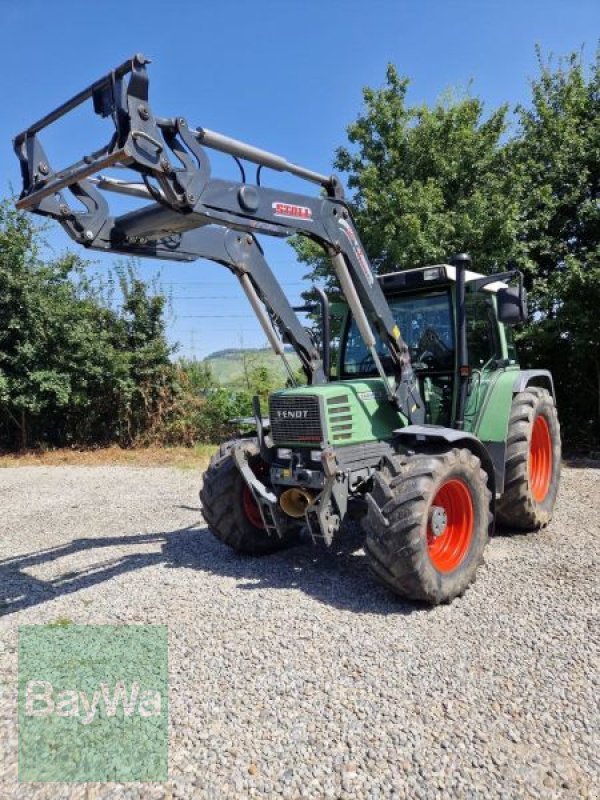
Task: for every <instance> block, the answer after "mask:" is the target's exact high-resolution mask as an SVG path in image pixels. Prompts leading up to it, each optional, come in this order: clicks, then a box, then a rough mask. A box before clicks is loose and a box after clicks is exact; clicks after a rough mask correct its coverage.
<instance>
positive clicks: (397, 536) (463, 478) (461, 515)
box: [365, 448, 492, 605]
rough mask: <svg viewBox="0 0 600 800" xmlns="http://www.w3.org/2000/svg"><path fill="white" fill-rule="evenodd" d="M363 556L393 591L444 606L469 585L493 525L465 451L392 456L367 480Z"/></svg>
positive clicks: (486, 494)
mask: <svg viewBox="0 0 600 800" xmlns="http://www.w3.org/2000/svg"><path fill="white" fill-rule="evenodd" d="M371 498H372V500H373V501H374V502H369V512H368V515H367V525H366V527H367V535H366V541H365V551H366V554H367V558H368V561H369V566H370V567H371V569H372V571H373V572H374V573H375V576H376V577H377V578H378V579H379V580H380V581H381V582H382V583H384V584H385V585H386V586H387V587H388V588H390V589H391V590H392V591H393V592H395V593H396V594H398V595H401V596H402V597H407V598H410V599H411V600H420V601H423V602H425V603H428V604H430V605H438V604H439V603H449V602H450V601H451V600H453V599H454V598H455V597H457V596H459V595H461V594H462V593H463V592H464V591H465V589H466V588H467V587H468V586H469V584H471V583H472V582H473V580H474V579H475V573H476V572H477V568H478V567H479V565H480V563H481V562H482V560H483V551H484V549H485V546H486V544H487V542H488V537H489V531H490V527H491V523H492V514H491V510H490V509H491V501H492V495H491V492H490V490H489V489H488V485H487V475H486V473H485V472H484V470H483V469H482V468H481V462H480V461H479V459H478V458H477V457H476V456H475V455H473V453H471V451H470V450H466V449H458V448H454V449H452V450H448V451H446V452H443V453H438V454H419V455H414V456H392V457H391V458H388V459H387V463H386V464H385V465H384V468H383V469H382V470H381V471H380V472H378V473H377V474H376V475H375V476H374V479H373V491H372V495H371Z"/></svg>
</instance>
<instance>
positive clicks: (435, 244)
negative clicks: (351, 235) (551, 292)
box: [296, 65, 517, 289]
mask: <svg viewBox="0 0 600 800" xmlns="http://www.w3.org/2000/svg"><path fill="white" fill-rule="evenodd" d="M408 86H409V81H408V79H406V78H400V77H399V75H398V73H397V71H396V68H395V67H394V66H393V65H389V66H388V69H387V76H386V84H385V86H384V87H383V88H382V89H370V88H366V89H364V90H363V98H364V109H363V112H362V113H361V114H360V115H359V116H358V118H357V119H356V121H355V122H353V123H352V124H351V125H350V126H349V127H348V139H349V142H350V146H348V147H346V146H344V147H340V148H339V149H338V151H337V154H336V158H335V168H336V169H337V170H341V171H342V172H344V173H346V175H347V183H348V187H349V189H350V190H351V192H352V197H351V201H352V208H353V213H354V216H355V219H356V223H357V226H358V229H359V231H360V235H361V238H362V241H363V244H364V246H365V249H366V251H367V253H368V255H369V258H370V259H371V262H372V263H373V265H374V267H375V269H376V270H377V271H378V272H382V273H384V272H389V271H392V270H398V269H406V268H409V267H417V266H421V265H423V264H431V263H439V262H442V261H447V259H448V257H449V256H451V255H452V254H453V253H456V252H460V251H463V250H467V251H469V252H470V253H471V255H472V256H473V259H474V262H475V264H476V265H477V266H478V267H479V268H480V269H481V270H482V271H489V270H490V269H491V268H492V266H493V265H495V264H498V265H500V266H504V264H505V263H506V261H507V260H508V259H510V258H511V257H513V256H514V255H515V238H516V237H515V234H516V227H515V225H516V220H517V208H516V204H515V202H514V194H515V193H514V191H513V180H514V176H513V172H512V170H511V165H510V162H509V160H508V159H507V157H506V153H505V150H504V148H503V146H502V137H503V135H504V133H505V132H506V114H507V107H506V106H502V107H501V108H499V109H498V110H496V111H494V112H492V113H491V114H490V115H489V116H488V117H487V118H484V106H483V103H482V102H481V100H479V99H477V98H473V97H457V96H455V95H452V94H447V95H446V96H445V97H444V98H443V99H441V100H439V101H438V102H437V103H436V104H435V105H434V106H433V107H432V108H428V107H427V106H425V105H419V106H410V105H408V104H407V99H406V95H407V90H408ZM296 248H297V250H298V252H299V255H300V257H301V259H303V260H305V261H307V262H308V263H310V264H311V265H312V267H313V270H312V272H311V275H310V277H311V278H312V279H319V278H325V279H326V280H327V282H328V284H329V288H330V289H331V288H332V281H331V269H330V266H329V264H328V262H327V261H326V260H325V259H324V258H323V257H322V255H321V254H320V252H318V251H317V250H316V249H315V247H314V245H312V244H311V243H310V242H308V243H307V242H306V241H302V242H297V243H296Z"/></svg>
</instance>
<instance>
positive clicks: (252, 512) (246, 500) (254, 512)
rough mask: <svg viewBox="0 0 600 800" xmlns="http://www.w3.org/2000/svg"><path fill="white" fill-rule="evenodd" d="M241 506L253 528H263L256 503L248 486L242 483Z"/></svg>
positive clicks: (263, 524)
mask: <svg viewBox="0 0 600 800" xmlns="http://www.w3.org/2000/svg"><path fill="white" fill-rule="evenodd" d="M242 508H243V509H244V514H245V515H246V519H247V520H248V522H249V523H250V524H251V525H254V527H255V528H260V529H261V530H264V527H265V523H264V522H263V519H262V517H261V515H260V511H259V509H258V505H257V504H256V500H255V499H254V497H253V496H252V491H251V489H250V487H249V486H247V485H246V484H244V488H243V489H242Z"/></svg>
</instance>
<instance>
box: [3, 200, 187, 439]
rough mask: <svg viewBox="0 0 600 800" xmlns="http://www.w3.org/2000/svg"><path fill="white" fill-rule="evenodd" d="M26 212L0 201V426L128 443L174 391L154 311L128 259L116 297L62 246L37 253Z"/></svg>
mask: <svg viewBox="0 0 600 800" xmlns="http://www.w3.org/2000/svg"><path fill="white" fill-rule="evenodd" d="M40 236H41V233H40V231H39V229H38V228H36V227H35V226H34V224H33V222H32V218H31V217H29V216H26V215H23V214H20V213H18V212H16V211H14V210H12V208H11V207H10V205H9V204H8V203H3V204H1V205H0V320H1V324H0V426H1V429H2V438H3V441H4V442H6V443H7V444H8V445H9V446H10V445H12V446H17V445H18V446H21V447H28V446H33V445H37V444H48V445H67V444H71V443H97V442H108V441H119V442H121V443H123V444H130V443H131V442H133V441H134V440H135V439H136V438H137V437H138V436H139V435H140V433H141V432H142V431H143V430H144V428H145V426H146V425H147V423H148V420H149V419H150V418H151V417H152V415H153V414H155V413H156V408H157V406H158V405H159V404H160V403H163V402H164V400H165V396H169V395H172V394H173V393H174V392H175V391H176V387H175V384H174V381H173V374H172V367H171V365H170V362H169V355H170V348H169V347H168V345H167V343H166V339H165V335H164V323H163V320H162V313H163V304H164V300H163V298H162V297H160V296H152V295H150V294H149V293H148V291H147V289H146V287H145V285H144V284H143V283H142V282H141V281H139V280H138V279H137V278H136V276H135V271H134V269H133V266H131V265H129V266H127V267H122V268H120V269H119V270H118V281H119V286H120V289H121V293H122V297H123V301H122V305H121V306H120V308H119V309H118V310H115V309H113V308H111V307H110V305H109V304H108V302H107V301H106V298H105V296H106V294H107V289H108V287H106V286H102V285H101V284H98V283H95V282H94V281H93V280H92V279H90V278H88V277H87V276H86V272H85V268H86V263H85V262H84V261H83V260H82V259H80V258H79V257H78V256H76V255H74V254H72V253H67V254H65V255H63V256H60V257H58V258H56V259H54V260H50V261H44V260H42V259H41V258H40V255H39V249H40V245H39V242H40Z"/></svg>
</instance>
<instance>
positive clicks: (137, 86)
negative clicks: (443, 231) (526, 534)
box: [14, 54, 424, 423]
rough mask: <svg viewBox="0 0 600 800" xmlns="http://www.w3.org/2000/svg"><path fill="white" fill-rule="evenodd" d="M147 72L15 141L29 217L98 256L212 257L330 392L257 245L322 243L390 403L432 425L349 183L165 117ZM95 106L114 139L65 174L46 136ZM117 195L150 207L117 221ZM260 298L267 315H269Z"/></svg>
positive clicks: (95, 88) (21, 203)
mask: <svg viewBox="0 0 600 800" xmlns="http://www.w3.org/2000/svg"><path fill="white" fill-rule="evenodd" d="M147 64H148V59H147V58H145V57H144V56H143V55H140V54H138V55H135V56H134V57H133V58H132V59H130V60H129V61H126V62H124V63H123V64H121V65H120V66H119V67H117V68H116V69H115V70H113V71H112V72H110V73H108V74H107V75H105V76H104V77H103V78H101V79H100V80H98V81H96V82H94V83H93V84H91V85H90V86H88V87H87V89H85V90H83V91H82V92H80V93H79V94H77V95H75V96H74V97H73V98H71V100H69V101H67V102H66V103H63V104H62V105H61V106H59V107H58V108H57V109H55V110H54V111H52V112H51V113H49V114H47V115H46V116H45V117H43V118H42V119H41V120H39V121H38V122H36V123H34V124H33V125H31V126H30V127H29V128H27V129H26V130H25V131H23V132H22V133H20V134H18V135H17V136H16V137H15V140H14V147H15V152H16V153H17V156H18V158H19V160H20V162H21V172H22V176H23V191H22V193H21V196H20V198H19V200H18V202H17V207H18V208H19V209H27V210H30V211H32V212H34V213H38V214H42V215H46V216H51V217H53V218H54V219H56V220H58V221H59V222H60V224H61V225H62V226H63V228H64V229H65V230H66V231H67V233H68V234H69V236H71V238H72V239H74V240H75V241H76V242H78V243H79V244H82V245H84V246H86V247H89V248H92V249H98V250H105V251H114V252H119V253H125V254H128V255H135V256H150V257H156V258H164V259H168V260H182V261H193V260H196V259H198V258H208V259H212V260H214V261H217V262H219V263H223V264H225V265H226V266H228V267H229V268H230V269H232V270H233V271H234V272H235V273H236V274H237V275H238V277H239V278H240V281H241V283H242V286H243V288H244V290H245V291H246V294H247V295H248V298H249V300H250V302H251V304H252V306H253V308H254V310H255V312H256V313H257V315H258V317H259V321H260V322H261V325H263V329H264V330H265V333H266V334H267V336H268V338H269V341H270V342H271V344H272V345H273V346H274V347H276V339H272V336H271V335H269V333H267V332H268V331H269V324H271V327H272V323H273V321H275V323H276V325H277V326H278V327H279V329H280V330H281V331H282V337H283V340H284V341H288V342H290V343H291V344H292V345H293V346H294V347H295V348H296V350H297V352H298V353H299V355H300V358H301V360H302V363H303V366H304V369H305V371H306V372H307V375H309V380H311V382H320V381H322V380H324V379H325V376H324V373H323V369H322V363H321V360H320V358H318V357H317V358H315V352H316V351H315V348H314V346H313V345H312V342H310V337H309V336H308V333H307V332H306V331H305V330H304V328H303V327H302V326H301V324H300V322H299V321H298V320H297V317H296V316H295V314H294V312H293V309H292V308H291V306H290V304H289V303H288V301H287V299H286V298H285V296H284V294H283V291H282V290H281V287H280V286H279V284H278V283H277V281H276V279H275V277H274V276H273V274H272V272H271V271H270V269H269V267H268V265H267V264H266V262H265V260H264V258H263V256H262V251H261V250H260V247H259V245H258V243H257V241H256V239H255V234H266V235H269V236H276V237H283V238H287V237H289V236H291V235H294V234H299V235H303V236H307V237H309V238H311V239H312V240H314V241H316V242H317V243H318V244H319V245H320V246H321V247H322V248H323V249H324V250H325V252H326V253H327V254H328V255H329V256H330V258H331V261H332V265H333V268H334V270H335V273H336V276H337V278H338V281H339V284H340V287H341V290H342V292H343V294H344V296H345V298H346V301H347V302H348V305H349V306H350V309H351V311H352V313H353V315H354V318H355V319H356V322H357V326H358V328H359V330H360V333H361V336H362V338H363V339H364V341H365V344H366V345H367V347H368V348H369V350H370V352H371V355H372V357H373V360H374V362H375V365H376V367H377V369H378V371H379V374H380V376H381V377H382V379H383V381H384V386H385V388H386V390H387V392H388V396H389V399H390V400H391V401H392V402H393V403H394V404H395V405H396V406H397V407H398V409H399V410H400V411H401V412H402V413H403V414H404V415H405V416H406V417H407V419H408V420H409V421H411V422H413V423H419V422H422V421H423V416H424V406H423V402H422V400H421V398H420V394H419V388H418V384H417V381H416V378H415V375H414V372H413V370H412V366H411V363H410V356H409V352H408V348H407V346H406V344H405V342H404V341H403V339H402V336H401V333H400V330H399V329H398V326H397V325H396V323H395V321H394V318H393V315H392V312H391V310H390V308H389V305H388V303H387V301H386V299H385V297H384V294H383V292H382V290H381V288H380V286H379V283H378V281H377V280H376V279H375V276H374V274H373V271H372V269H371V265H370V263H369V260H368V257H367V255H366V253H365V251H364V248H363V246H362V243H361V241H360V237H359V235H358V233H357V231H356V228H355V226H354V223H353V220H352V216H351V213H350V209H349V207H348V205H347V203H346V202H345V201H344V195H343V189H342V187H341V184H340V182H339V180H338V179H337V178H336V177H335V176H326V175H322V174H320V173H318V172H314V171H313V170H310V169H308V168H305V167H301V166H299V165H296V164H293V163H290V162H289V161H287V160H286V159H285V158H283V157H281V156H278V155H275V154H274V153H269V152H267V151H265V150H261V149H259V148H256V147H253V146H252V145H249V144H246V143H244V142H241V141H239V140H236V139H232V138H230V137H228V136H224V135H223V134H220V133H217V132H214V131H210V130H208V129H206V128H197V129H194V128H190V127H189V125H188V123H187V121H186V120H185V119H184V118H182V117H173V118H164V117H157V116H155V115H154V114H153V112H152V110H151V108H150V105H149V102H148V98H149V93H148V85H149V80H148V73H147V69H146V65H147ZM88 100H92V101H93V106H94V112H95V113H96V114H98V115H99V116H101V117H104V118H109V117H110V119H111V120H112V122H113V126H114V133H113V135H112V136H111V138H110V141H109V142H108V144H107V145H105V146H104V147H102V148H100V149H99V150H97V151H95V152H94V153H91V154H89V155H87V156H84V157H83V158H82V159H81V160H80V161H78V162H75V163H74V164H72V165H71V166H69V167H67V168H64V169H61V170H59V171H55V170H53V168H52V167H51V165H50V163H49V161H48V159H47V157H46V154H45V152H44V149H43V146H42V144H41V141H40V136H39V134H40V133H41V132H42V131H43V130H44V128H46V127H48V126H49V125H51V124H52V123H53V122H55V121H56V120H58V119H59V118H61V117H63V116H64V115H66V114H68V113H69V112H70V111H71V110H72V109H74V108H75V107H77V106H78V105H80V104H81V103H83V102H85V101H88ZM207 149H213V150H218V151H220V152H224V153H228V154H229V155H231V156H232V157H233V158H234V159H235V160H236V162H237V163H238V166H239V167H240V171H241V181H237V182H236V181H227V180H219V179H213V178H212V177H211V168H210V161H209V158H208V155H207V152H206V151H207ZM242 161H246V162H251V163H253V164H255V165H257V171H256V179H255V183H248V182H247V180H246V171H245V168H244V166H243V164H242ZM114 166H122V167H127V168H128V169H130V170H133V171H134V172H136V173H138V174H139V175H140V176H141V179H142V181H141V182H137V181H126V180H125V181H124V180H117V179H115V178H113V177H110V176H103V175H101V174H99V173H100V172H101V170H104V169H107V168H111V167H114ZM263 168H268V169H273V170H277V171H280V172H288V173H290V174H292V175H295V176H297V177H299V178H301V179H303V180H306V181H309V182H312V183H315V184H317V185H319V186H320V187H321V190H322V192H323V194H322V195H321V196H317V197H315V196H311V195H306V194H299V193H295V192H288V191H282V190H279V189H272V188H268V187H265V186H262V185H261V170H262V169H263ZM65 190H68V191H70V192H71V194H72V195H73V196H74V197H75V198H76V199H77V200H78V201H79V202H80V203H81V204H83V207H84V209H85V210H84V211H79V210H75V209H73V208H72V207H71V206H70V205H69V203H68V202H67V201H66V199H65ZM106 192H117V193H122V194H127V195H131V196H134V197H139V198H141V199H143V200H144V201H146V202H144V204H143V205H142V206H141V207H140V208H137V209H136V210H135V211H131V212H129V213H125V214H121V215H119V216H115V215H111V213H110V208H109V204H108V202H107V199H106ZM216 231H218V233H217V232H216ZM257 299H258V300H260V303H262V304H263V305H265V306H266V307H267V311H268V313H267V314H266V315H265V313H264V309H262V308H261V307H260V303H257V302H256V300H257ZM261 311H262V312H263V313H262V316H261ZM294 320H295V322H294ZM371 326H373V327H374V328H375V331H376V332H377V333H378V334H379V336H380V337H381V339H382V341H383V342H385V344H386V345H387V347H388V351H389V355H390V359H391V362H392V365H393V367H394V372H395V377H396V383H395V386H394V387H392V386H390V383H389V381H388V379H387V376H386V373H385V372H384V369H383V366H382V364H381V362H380V359H379V355H378V353H377V350H376V338H375V334H374V332H373V328H372V327H371ZM301 331H303V333H302V332H301ZM271 333H273V331H271ZM309 342H310V345H309Z"/></svg>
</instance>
